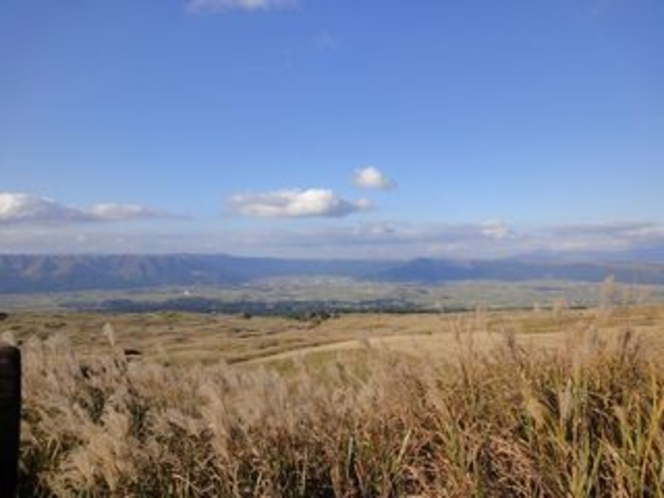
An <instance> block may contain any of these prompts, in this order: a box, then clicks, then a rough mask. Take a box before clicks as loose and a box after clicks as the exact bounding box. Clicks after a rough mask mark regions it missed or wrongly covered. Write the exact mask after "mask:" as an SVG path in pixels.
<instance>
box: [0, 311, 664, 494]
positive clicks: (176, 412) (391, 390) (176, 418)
mask: <svg viewBox="0 0 664 498" xmlns="http://www.w3.org/2000/svg"><path fill="white" fill-rule="evenodd" d="M0 331H3V332H4V335H5V337H6V338H7V339H9V340H13V341H15V342H17V343H19V344H21V348H22V351H23V355H24V398H25V401H24V414H23V433H22V452H21V479H22V490H21V493H22V495H23V496H52V495H56V496H69V495H85V496H275V497H276V496H302V497H305V496H306V497H309V496H358V497H360V496H361V497H364V496H561V497H562V496H575V497H577V496H578V497H581V496H625V497H627V496H664V431H663V429H664V418H663V416H664V362H662V360H661V355H660V353H661V352H662V346H663V345H664V335H663V334H664V307H662V306H658V305H638V306H637V305H629V306H627V305H615V304H613V305H609V304H607V305H604V306H602V307H600V308H596V309H587V310H569V309H566V308H565V307H564V306H563V305H562V303H558V305H557V306H554V307H553V308H547V309H541V310H539V309H537V310H532V311H487V310H483V309H478V310H476V311H474V312H469V313H464V314H404V315H391V314H349V315H338V316H336V315H332V316H329V315H326V314H314V315H311V316H305V317H300V318H299V319H295V318H277V317H272V318H269V317H242V316H224V315H198V314H186V313H173V312H164V313H154V314H137V315H127V314H95V313H45V314H30V313H18V314H12V315H10V316H9V318H7V319H6V320H5V321H3V322H0Z"/></svg>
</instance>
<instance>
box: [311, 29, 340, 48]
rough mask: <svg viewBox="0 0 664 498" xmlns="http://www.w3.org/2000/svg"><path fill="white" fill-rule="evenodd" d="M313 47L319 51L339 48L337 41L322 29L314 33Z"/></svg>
mask: <svg viewBox="0 0 664 498" xmlns="http://www.w3.org/2000/svg"><path fill="white" fill-rule="evenodd" d="M314 45H315V47H316V48H317V49H319V50H336V49H338V48H339V40H338V39H337V38H336V37H335V36H334V35H332V33H330V32H329V31H328V30H326V29H323V30H321V31H319V32H318V33H316V36H315V37H314Z"/></svg>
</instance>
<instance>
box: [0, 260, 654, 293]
mask: <svg viewBox="0 0 664 498" xmlns="http://www.w3.org/2000/svg"><path fill="white" fill-rule="evenodd" d="M314 275H330V276H339V277H350V278H354V279H358V280H365V281H383V282H413V283H421V284H438V283H444V282H449V281H459V280H495V281H506V282H507V281H524V280H538V279H562V280H572V281H585V282H598V281H601V280H603V279H604V278H606V277H607V276H608V275H614V276H615V277H616V279H617V280H618V281H621V282H624V283H638V284H664V264H658V263H625V262H621V263H612V262H610V261H602V260H600V259H598V260H597V261H594V262H593V261H590V260H588V261H585V262H584V261H570V260H568V259H565V260H562V259H556V258H555V257H541V256H540V257H523V258H514V257H513V258H508V259H500V260H475V261H452V260H442V259H423V258H420V259H414V260H409V261H371V260H354V261H346V260H292V259H278V258H247V257H235V256H229V255H193V254H182V255H0V293H31V292H35V293H36V292H57V291H78V290H86V289H100V290H101V289H103V290H121V289H137V288H151V287H163V286H183V287H187V286H194V285H237V284H242V283H249V282H252V281H255V280H258V279H262V278H270V277H303V276H314Z"/></svg>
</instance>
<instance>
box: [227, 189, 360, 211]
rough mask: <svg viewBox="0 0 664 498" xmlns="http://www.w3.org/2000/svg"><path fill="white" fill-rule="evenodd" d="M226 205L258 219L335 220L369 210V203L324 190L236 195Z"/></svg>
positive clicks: (294, 190)
mask: <svg viewBox="0 0 664 498" xmlns="http://www.w3.org/2000/svg"><path fill="white" fill-rule="evenodd" d="M229 205H230V207H231V209H232V210H233V211H234V212H236V213H238V214H241V215H244V216H256V217H262V218H303V217H332V218H339V217H343V216H348V215H350V214H353V213H357V212H359V211H366V210H367V209H369V208H370V207H371V203H369V201H366V200H364V199H360V200H358V201H349V200H346V199H342V198H340V197H338V196H337V195H336V194H335V193H334V192H332V191H331V190H328V189H307V190H298V189H293V190H278V191H275V192H264V193H251V194H236V195H234V196H232V197H231V198H230V199H229Z"/></svg>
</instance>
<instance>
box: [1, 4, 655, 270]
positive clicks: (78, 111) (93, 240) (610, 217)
mask: <svg viewBox="0 0 664 498" xmlns="http://www.w3.org/2000/svg"><path fill="white" fill-rule="evenodd" d="M663 26H664V3H662V2H660V1H656V0H537V1H535V0H518V1H517V0H514V1H512V0H506V1H501V2H496V1H489V0H484V1H479V0H478V1H464V2H451V1H450V2H448V1H428V0H427V1H422V2H397V1H387V2H386V1H382V2H379V1H374V0H365V1H350V0H335V1H324V0H170V1H162V2H145V1H143V2H141V1H137V0H115V1H109V0H86V1H82V0H62V1H59V2H44V1H37V0H1V1H0V252H23V251H29V252H99V251H103V252H183V251H184V252H232V253H238V254H256V255H265V254H267V255H278V256H308V255H311V256H326V257H328V256H337V257H377V256H382V257H411V256H420V255H421V256H481V257H486V256H489V257H490V256H501V255H507V254H515V253H519V252H527V251H532V250H540V249H546V250H577V249H583V250H587V249H591V250H595V249H603V250H623V249H628V248H630V247H634V246H638V245H656V244H664V215H663V213H664V209H662V208H663V207H664V201H663V200H662V191H663V187H664V28H663Z"/></svg>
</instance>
